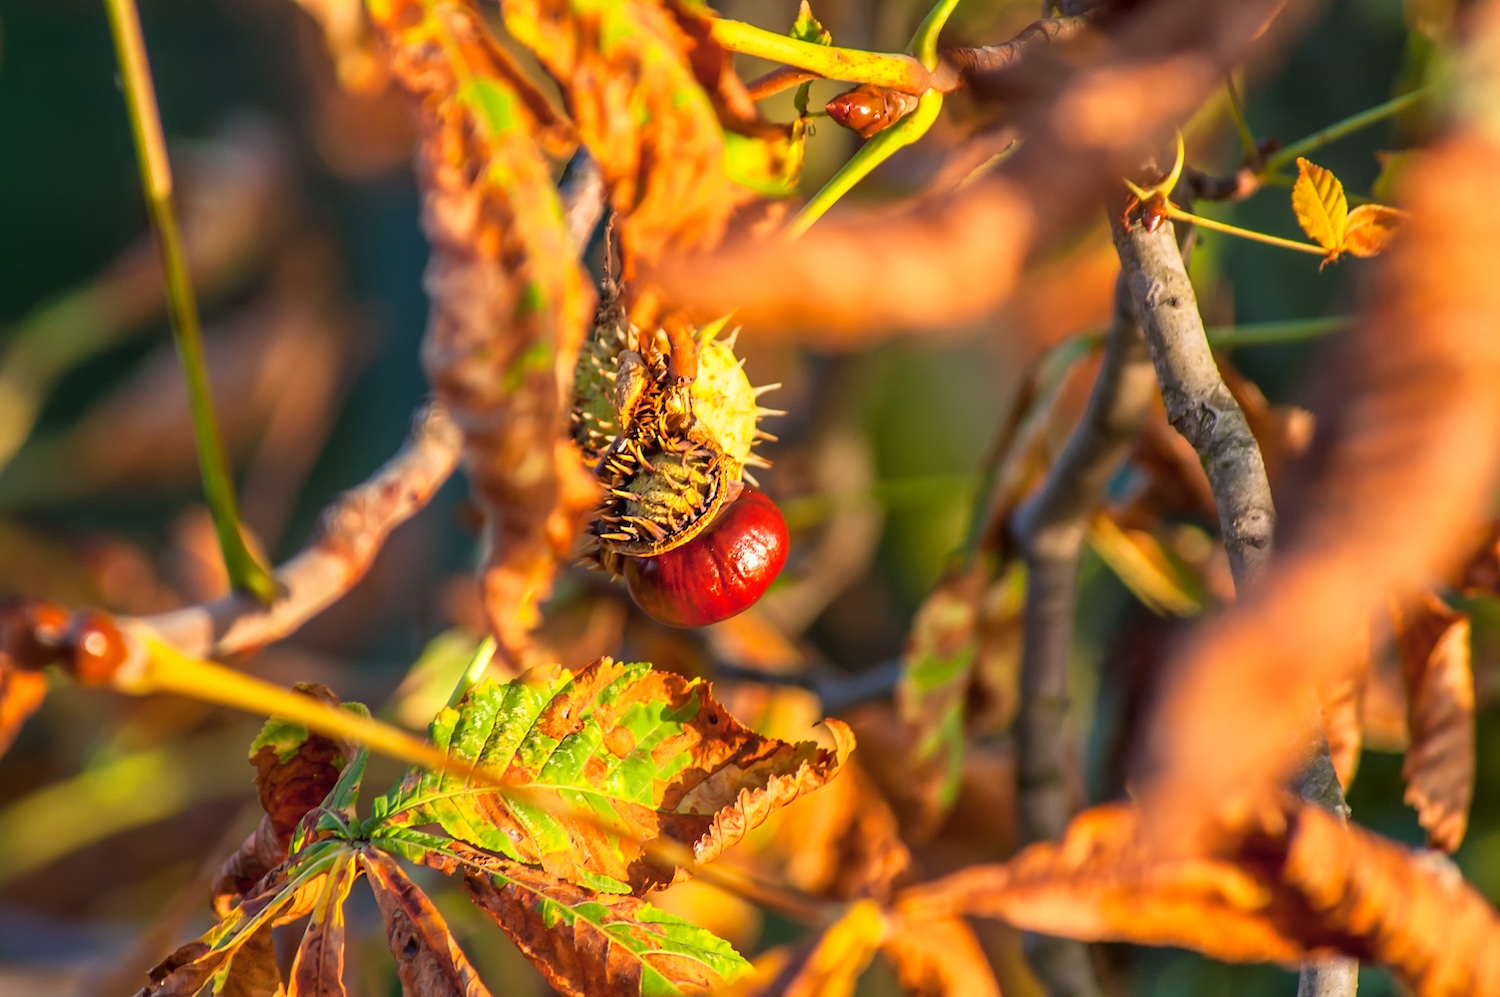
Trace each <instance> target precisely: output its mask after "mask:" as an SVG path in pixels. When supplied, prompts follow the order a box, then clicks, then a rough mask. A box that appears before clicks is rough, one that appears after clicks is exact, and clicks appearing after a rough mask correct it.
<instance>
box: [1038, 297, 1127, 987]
mask: <svg viewBox="0 0 1500 997" xmlns="http://www.w3.org/2000/svg"><path fill="white" fill-rule="evenodd" d="M1155 384H1156V376H1155V372H1154V371H1153V370H1152V367H1151V354H1150V353H1149V352H1148V351H1147V349H1146V343H1145V340H1144V339H1143V338H1142V336H1141V329H1140V325H1139V324H1138V323H1137V321H1136V319H1135V310H1134V307H1133V305H1132V304H1131V300H1130V294H1129V290H1128V289H1127V288H1126V286H1125V283H1124V281H1123V280H1121V281H1119V282H1118V283H1117V284H1116V287H1115V311H1114V320H1113V322H1112V324H1111V326H1110V331H1109V335H1108V337H1107V339H1106V341H1105V347H1104V358H1103V360H1102V362H1101V364H1100V367H1099V374H1098V377H1097V379H1096V380H1095V382H1094V387H1093V391H1092V393H1091V394H1090V396H1089V402H1088V407H1087V408H1086V409H1085V410H1084V414H1083V418H1082V419H1081V420H1080V422H1079V424H1078V426H1077V428H1075V429H1074V431H1073V434H1072V436H1071V437H1070V438H1069V440H1068V443H1067V446H1066V447H1065V448H1064V450H1063V452H1062V455H1061V456H1060V457H1059V458H1058V460H1057V463H1056V464H1054V465H1053V466H1052V469H1051V471H1050V472H1049V473H1048V475H1047V478H1046V480H1045V481H1044V482H1043V483H1042V486H1041V487H1040V488H1039V489H1037V491H1036V492H1035V493H1034V494H1033V495H1031V496H1030V497H1029V498H1028V499H1027V500H1026V501H1025V502H1023V503H1022V504H1021V505H1020V506H1019V507H1018V508H1017V509H1016V511H1015V513H1014V514H1013V515H1012V517H1011V521H1010V524H1009V529H1010V534H1011V537H1012V539H1013V541H1014V542H1015V545H1016V547H1017V549H1018V550H1019V551H1020V553H1021V557H1022V559H1023V560H1024V561H1025V563H1026V609H1025V615H1024V618H1023V631H1022V632H1023V634H1024V638H1023V643H1022V649H1021V708H1020V711H1019V713H1018V715H1017V719H1016V755H1017V767H1016V783H1017V785H1016V794H1017V795H1016V809H1017V819H1018V823H1019V831H1020V840H1021V841H1022V842H1023V843H1028V844H1029V843H1031V842H1035V841H1049V840H1051V841H1055V840H1059V839H1060V838H1061V837H1062V834H1063V831H1064V829H1065V828H1066V827H1067V824H1068V820H1069V818H1070V817H1071V816H1072V814H1073V801H1072V800H1071V799H1070V798H1069V794H1068V789H1067V782H1068V780H1067V766H1068V752H1067V738H1066V734H1065V730H1064V727H1065V724H1066V721H1067V712H1068V665H1069V659H1070V657H1071V654H1072V648H1073V623H1074V617H1075V614H1076V611H1077V600H1078V561H1079V558H1080V556H1081V555H1082V552H1083V544H1084V538H1085V535H1086V534H1087V532H1088V520H1089V515H1090V513H1092V512H1093V510H1094V508H1095V507H1096V506H1097V505H1098V504H1099V502H1100V501H1101V499H1102V498H1103V496H1104V490H1105V487H1106V486H1107V485H1108V483H1109V479H1110V477H1111V476H1112V475H1113V474H1114V472H1115V470H1116V469H1117V468H1118V467H1119V465H1120V464H1121V463H1122V462H1123V461H1124V459H1125V457H1126V454H1127V451H1128V449H1129V446H1130V444H1131V441H1132V440H1134V439H1135V437H1136V436H1137V435H1139V433H1140V431H1141V428H1142V426H1144V424H1145V421H1146V415H1147V412H1148V411H1149V409H1150V405H1151V399H1152V397H1153V395H1154V392H1155ZM1027 958H1028V960H1029V961H1030V962H1031V965H1032V968H1033V970H1034V971H1035V972H1036V974H1037V976H1038V978H1039V979H1040V980H1041V982H1042V984H1043V985H1044V986H1045V987H1046V988H1047V992H1048V993H1050V994H1054V995H1093V994H1099V993H1100V992H1101V991H1100V987H1099V983H1098V981H1097V980H1096V979H1095V976H1094V970H1093V965H1092V960H1091V958H1090V955H1089V950H1088V946H1086V945H1084V944H1083V943H1081V942H1077V941H1073V940H1070V939H1064V938H1050V937H1042V938H1037V939H1035V940H1034V941H1031V942H1030V943H1029V944H1028V946H1027Z"/></svg>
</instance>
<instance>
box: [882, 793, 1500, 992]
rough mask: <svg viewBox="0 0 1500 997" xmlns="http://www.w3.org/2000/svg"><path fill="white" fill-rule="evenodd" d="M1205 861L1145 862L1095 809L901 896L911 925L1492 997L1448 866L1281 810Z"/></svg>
mask: <svg viewBox="0 0 1500 997" xmlns="http://www.w3.org/2000/svg"><path fill="white" fill-rule="evenodd" d="M1285 807H1286V809H1285V810H1283V811H1279V812H1278V811H1270V812H1266V813H1262V814H1260V815H1259V823H1258V825H1257V829H1256V830H1254V831H1253V832H1252V833H1250V834H1249V835H1248V836H1247V837H1244V838H1242V839H1240V840H1239V842H1238V844H1237V845H1236V846H1235V848H1234V850H1233V852H1232V853H1231V854H1229V855H1227V856H1225V857H1217V858H1195V857H1188V858H1174V857H1170V856H1164V855H1163V854H1162V853H1160V852H1156V851H1154V850H1152V849H1151V847H1150V845H1149V837H1148V836H1147V835H1145V834H1144V830H1145V828H1146V826H1147V824H1146V817H1145V815H1144V814H1142V813H1141V812H1140V811H1139V810H1138V809H1136V808H1134V807H1132V806H1127V805H1121V804H1110V805H1106V806H1103V807H1096V808H1094V809H1092V810H1088V811H1085V812H1084V813H1082V814H1080V815H1079V816H1078V817H1077V818H1075V819H1074V821H1073V823H1072V824H1071V825H1070V827H1069V829H1068V833H1067V835H1066V836H1065V838H1064V839H1063V841H1062V842H1060V843H1057V844H1052V843H1043V844H1039V845H1033V846H1032V847H1030V848H1028V849H1026V850H1025V851H1023V852H1022V853H1021V854H1019V855H1018V856H1016V858H1014V859H1013V860H1011V861H1010V862H1008V863H1005V864H1002V865H992V866H974V867H970V868H967V869H965V870H963V871H961V872H959V873H957V874H955V875H953V876H949V877H947V878H946V879H943V880H939V881H937V882H935V883H930V884H926V885H924V886H921V887H917V888H914V889H912V890H909V891H908V892H907V894H905V895H904V896H903V897H902V898H900V899H898V908H897V909H898V913H900V914H901V915H902V916H904V917H905V918H907V919H908V920H910V921H912V922H919V921H921V920H923V919H928V918H942V917H948V916H952V915H954V914H972V915H977V916H983V917H996V918H1000V919H1002V920H1005V921H1008V922H1009V923H1011V924H1014V925H1016V926H1017V927H1020V928H1024V929H1027V930H1035V931H1041V932H1044V933H1047V934H1054V935H1060V936H1063V937H1071V938H1079V939H1084V940H1107V939H1114V940H1122V941H1130V942H1135V943H1139V944H1147V945H1172V946H1178V947H1185V948H1192V949H1195V950H1197V951H1199V952H1202V953H1204V954H1205V955H1208V956H1211V957H1213V958H1216V959H1223V960H1226V961H1232V962H1266V961H1275V962H1294V961H1302V960H1307V959H1319V958H1324V957H1327V956H1331V955H1336V954H1343V955H1349V956H1354V957H1356V958H1359V959H1361V960H1366V961H1370V962H1379V963H1383V964H1385V965H1387V966H1389V967H1391V968H1392V969H1393V970H1394V971H1395V972H1396V974H1397V975H1398V976H1399V977H1400V978H1401V979H1402V980H1403V982H1405V983H1406V984H1407V985H1408V986H1410V987H1412V988H1413V990H1415V992H1416V993H1417V994H1418V995H1420V997H1460V995H1484V997H1493V995H1495V994H1500V918H1497V917H1496V914H1495V912H1494V910H1493V909H1492V908H1491V907H1490V906H1489V904H1488V903H1486V902H1485V901H1484V899H1483V898H1481V897H1480V896H1479V894H1478V893H1476V892H1475V891H1474V890H1473V889H1472V888H1470V887H1469V886H1467V885H1466V884H1465V883H1464V882H1463V878H1462V876H1460V875H1459V874H1458V873H1457V870H1456V869H1455V868H1454V867H1453V866H1452V864H1451V863H1449V862H1448V860H1447V859H1446V858H1445V857H1443V856H1440V855H1435V854H1433V853H1414V852H1411V851H1408V850H1407V849H1404V848H1402V847H1400V846H1399V845H1396V844H1395V843H1393V842H1390V841H1387V840H1385V839H1383V838H1380V837H1379V836H1378V835H1375V834H1372V833H1370V832H1369V831H1366V830H1363V829H1361V828H1357V827H1353V826H1349V827H1346V826H1344V825H1343V824H1342V823H1341V818H1339V817H1336V816H1334V815H1331V814H1328V813H1326V812H1324V811H1322V810H1320V809H1318V808H1317V807H1316V806H1313V805H1311V804H1306V803H1301V802H1292V801H1288V802H1287V803H1286V804H1285Z"/></svg>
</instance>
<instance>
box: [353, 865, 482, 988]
mask: <svg viewBox="0 0 1500 997" xmlns="http://www.w3.org/2000/svg"><path fill="white" fill-rule="evenodd" d="M360 862H361V864H362V865H363V866H364V870H365V873H366V875H367V876H368V877H369V880H370V889H371V890H373V891H374V893H375V902H376V903H377V904H379V905H380V916H381V917H382V918H384V919H385V933H386V942H387V944H389V945H390V948H391V955H393V956H395V957H396V975H397V976H398V977H400V978H401V988H402V989H401V992H402V993H403V994H404V995H405V997H490V992H489V990H488V989H487V988H486V987H485V985H484V983H483V982H482V981H481V980H480V979H479V974H478V973H477V972H475V970H474V967H473V966H472V965H471V964H470V963H469V959H468V957H467V956H465V955H464V953H463V950H462V949H460V948H459V947H458V943H457V942H456V941H455V940H454V938H453V935H452V934H451V933H450V932H449V931H448V925H447V923H446V922H444V920H443V916H442V915H441V914H439V913H438V911H437V908H436V907H434V906H433V905H432V901H431V900H429V899H427V895H426V894H425V893H423V892H422V890H421V889H420V888H419V887H418V886H417V884H416V883H413V882H412V881H411V879H410V878H409V877H408V876H407V875H406V873H405V872H403V871H402V870H401V867H400V866H399V865H397V864H396V861H395V859H393V858H391V857H390V856H389V855H387V854H386V853H385V852H382V851H380V850H378V849H374V848H371V849H367V850H366V851H365V852H364V854H363V855H362V856H361V857H360Z"/></svg>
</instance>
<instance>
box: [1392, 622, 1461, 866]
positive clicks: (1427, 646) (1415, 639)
mask: <svg viewBox="0 0 1500 997" xmlns="http://www.w3.org/2000/svg"><path fill="white" fill-rule="evenodd" d="M1391 617H1392V622H1393V624H1394V626H1395V631H1396V646H1397V647H1398V648H1399V649H1400V651H1401V662H1402V670H1403V671H1404V673H1405V675H1406V703H1407V728H1408V730H1409V732H1410V737H1411V744H1410V746H1409V747H1408V748H1407V749H1406V762H1405V764H1404V765H1403V766H1402V769H1401V774H1402V775H1403V776H1404V777H1405V778H1406V802H1407V803H1409V804H1410V805H1411V806H1413V807H1415V808H1416V811H1417V820H1418V821H1419V822H1420V823H1421V825H1422V826H1423V827H1424V828H1426V829H1427V840H1428V842H1429V843H1430V844H1431V845H1432V846H1433V847H1436V848H1441V849H1443V850H1444V851H1447V852H1451V851H1454V850H1455V849H1457V848H1458V846H1459V844H1460V843H1461V842H1462V841H1463V838H1464V831H1465V830H1466V829H1467V828H1468V824H1469V803H1470V801H1471V800H1472V799H1473V796H1474V673H1473V670H1472V669H1471V667H1470V652H1469V630H1470V627H1469V618H1468V616H1466V615H1465V614H1463V613H1460V612H1457V611H1455V610H1453V609H1452V608H1450V607H1449V606H1448V605H1447V604H1446V603H1444V602H1443V601H1442V600H1441V599H1439V598H1438V597H1437V596H1435V595H1432V594H1431V593H1428V594H1426V595H1425V596H1423V597H1422V598H1421V599H1420V600H1419V601H1418V602H1417V603H1416V604H1415V605H1414V606H1411V607H1409V608H1401V607H1396V606H1393V607H1392V613H1391Z"/></svg>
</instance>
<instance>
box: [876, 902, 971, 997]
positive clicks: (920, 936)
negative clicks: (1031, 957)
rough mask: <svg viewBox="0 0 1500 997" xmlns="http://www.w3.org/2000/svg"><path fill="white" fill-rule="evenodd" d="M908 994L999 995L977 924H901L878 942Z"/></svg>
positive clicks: (947, 996)
mask: <svg viewBox="0 0 1500 997" xmlns="http://www.w3.org/2000/svg"><path fill="white" fill-rule="evenodd" d="M880 954H881V955H883V956H885V959H886V961H887V962H889V963H890V964H891V968H892V969H894V970H895V971H896V978H897V979H898V980H900V981H901V988H902V990H903V991H904V992H905V993H906V995H907V997H1000V985H999V983H997V982H996V980H995V971H994V969H993V968H992V967H991V966H990V961H989V959H988V958H987V957H986V956H985V954H984V949H983V948H981V947H980V944H979V939H978V938H976V937H975V936H974V929H973V928H971V927H969V925H968V924H967V923H965V922H964V921H963V920H961V919H960V918H956V917H952V918H941V919H938V920H933V921H924V922H922V923H921V924H913V925H904V924H903V925H898V926H897V927H896V928H895V929H894V930H892V931H891V932H890V933H889V934H888V935H887V936H886V939H885V942H884V943H883V944H882V945H881V946H880Z"/></svg>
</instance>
